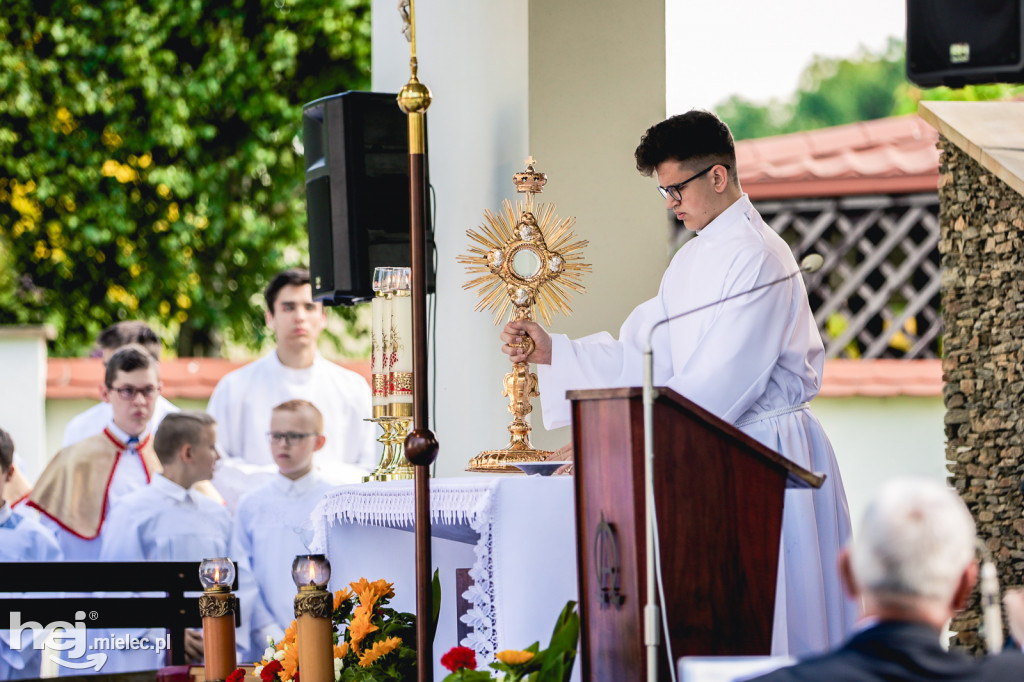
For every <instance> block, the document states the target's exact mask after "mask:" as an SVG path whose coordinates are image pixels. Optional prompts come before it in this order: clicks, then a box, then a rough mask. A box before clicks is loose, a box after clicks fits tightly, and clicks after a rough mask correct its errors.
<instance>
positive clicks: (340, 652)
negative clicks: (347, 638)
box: [334, 642, 348, 658]
mask: <svg viewBox="0 0 1024 682" xmlns="http://www.w3.org/2000/svg"><path fill="white" fill-rule="evenodd" d="M346 656H348V642H340V643H338V644H335V645H334V657H335V658H345V657H346Z"/></svg>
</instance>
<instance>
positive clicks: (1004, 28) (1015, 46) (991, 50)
mask: <svg viewBox="0 0 1024 682" xmlns="http://www.w3.org/2000/svg"><path fill="white" fill-rule="evenodd" d="M1022 6H1024V0H907V78H909V79H910V80H911V81H912V82H914V83H916V84H917V85H919V86H921V87H924V88H930V87H935V86H939V85H946V86H949V87H951V88H960V87H963V86H964V85H969V84H972V83H1019V82H1022V81H1024V54H1022V36H1024V12H1022V11H1021V9H1022Z"/></svg>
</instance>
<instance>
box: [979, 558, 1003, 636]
mask: <svg viewBox="0 0 1024 682" xmlns="http://www.w3.org/2000/svg"><path fill="white" fill-rule="evenodd" d="M977 545H978V549H980V550H981V556H982V560H981V580H979V581H978V591H979V592H980V593H981V618H982V632H983V634H984V639H985V650H986V651H987V652H988V654H989V655H990V656H991V655H993V654H998V653H999V652H1000V651H1002V650H1003V612H1002V609H1001V608H1000V606H999V576H998V574H997V573H996V566H995V564H993V563H992V555H991V553H990V552H989V551H988V547H986V546H985V543H983V542H982V541H981V540H978V541H977Z"/></svg>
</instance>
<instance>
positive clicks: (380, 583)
mask: <svg viewBox="0 0 1024 682" xmlns="http://www.w3.org/2000/svg"><path fill="white" fill-rule="evenodd" d="M349 585H350V586H351V587H352V589H353V590H354V591H355V593H356V595H357V596H358V597H359V603H360V604H362V605H363V606H367V607H372V606H373V605H374V604H376V603H377V600H378V599H380V598H381V597H387V598H388V599H390V598H391V597H394V596H395V591H394V589H392V588H393V586H394V583H389V582H387V581H386V580H384V579H383V578H381V579H380V580H374V581H373V582H372V583H371V582H370V581H369V580H367V579H366V578H360V579H359V582H357V583H349Z"/></svg>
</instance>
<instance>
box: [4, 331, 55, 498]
mask: <svg viewBox="0 0 1024 682" xmlns="http://www.w3.org/2000/svg"><path fill="white" fill-rule="evenodd" d="M53 336H54V331H53V327H50V326H49V325H44V326H37V325H24V326H22V325H12V326H2V327H0V367H3V368H4V386H6V390H5V391H3V392H2V393H0V428H3V429H4V430H5V431H7V432H8V433H9V434H11V438H13V439H14V449H15V453H16V454H17V456H18V461H19V463H20V464H21V465H22V466H23V467H24V471H23V473H24V474H25V477H26V478H28V479H29V480H30V481H33V480H35V478H36V476H37V475H38V474H39V472H41V471H42V470H43V467H44V466H45V465H46V461H47V459H48V457H47V452H46V436H45V433H46V339H48V338H53Z"/></svg>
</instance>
